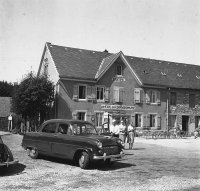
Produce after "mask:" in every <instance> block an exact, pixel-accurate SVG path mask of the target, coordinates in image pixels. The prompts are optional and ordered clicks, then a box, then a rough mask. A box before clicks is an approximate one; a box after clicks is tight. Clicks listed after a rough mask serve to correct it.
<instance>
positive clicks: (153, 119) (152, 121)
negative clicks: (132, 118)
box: [150, 114, 156, 127]
mask: <svg viewBox="0 0 200 191" xmlns="http://www.w3.org/2000/svg"><path fill="white" fill-rule="evenodd" d="M150 127H156V115H154V114H151V115H150Z"/></svg>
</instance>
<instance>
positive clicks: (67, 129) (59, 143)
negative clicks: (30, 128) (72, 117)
mask: <svg viewBox="0 0 200 191" xmlns="http://www.w3.org/2000/svg"><path fill="white" fill-rule="evenodd" d="M73 153H74V151H73V142H72V128H71V126H70V124H68V123H62V122H61V123H59V124H58V127H57V133H56V135H55V136H54V142H53V143H52V154H53V155H55V156H59V157H62V158H67V159H72V157H73Z"/></svg>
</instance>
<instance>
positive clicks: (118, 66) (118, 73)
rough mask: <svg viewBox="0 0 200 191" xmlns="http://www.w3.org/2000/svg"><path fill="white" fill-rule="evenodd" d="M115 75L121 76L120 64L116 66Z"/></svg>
mask: <svg viewBox="0 0 200 191" xmlns="http://www.w3.org/2000/svg"><path fill="white" fill-rule="evenodd" d="M116 75H117V76H122V66H121V65H117V66H116Z"/></svg>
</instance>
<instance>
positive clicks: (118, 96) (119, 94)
mask: <svg viewBox="0 0 200 191" xmlns="http://www.w3.org/2000/svg"><path fill="white" fill-rule="evenodd" d="M123 95H124V88H123V87H117V86H114V91H113V102H114V103H117V102H120V103H121V102H123Z"/></svg>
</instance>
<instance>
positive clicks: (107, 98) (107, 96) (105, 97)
mask: <svg viewBox="0 0 200 191" xmlns="http://www.w3.org/2000/svg"><path fill="white" fill-rule="evenodd" d="M109 95H110V88H106V89H105V92H104V100H105V101H106V102H108V101H109Z"/></svg>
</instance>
